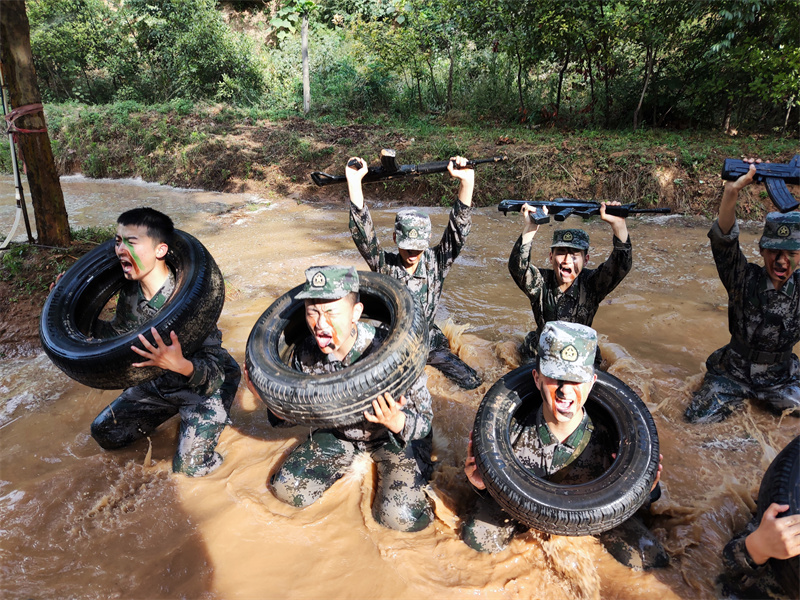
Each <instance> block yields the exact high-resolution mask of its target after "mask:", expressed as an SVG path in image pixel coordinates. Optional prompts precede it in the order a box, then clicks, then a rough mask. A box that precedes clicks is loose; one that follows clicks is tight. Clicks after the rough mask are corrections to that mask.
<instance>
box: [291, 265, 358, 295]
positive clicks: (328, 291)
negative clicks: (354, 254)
mask: <svg viewBox="0 0 800 600" xmlns="http://www.w3.org/2000/svg"><path fill="white" fill-rule="evenodd" d="M357 291H358V272H357V271H356V269H355V267H336V266H333V267H311V268H310V269H306V283H305V285H304V286H303V290H302V291H301V292H300V293H299V294H297V295H296V296H295V298H303V299H304V298H313V299H316V300H338V299H339V298H344V297H345V296H347V294H349V293H350V292H357Z"/></svg>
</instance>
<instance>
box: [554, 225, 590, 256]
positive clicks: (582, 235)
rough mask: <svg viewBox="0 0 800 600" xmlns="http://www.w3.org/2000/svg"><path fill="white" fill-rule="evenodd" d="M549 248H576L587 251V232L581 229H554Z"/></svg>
mask: <svg viewBox="0 0 800 600" xmlns="http://www.w3.org/2000/svg"><path fill="white" fill-rule="evenodd" d="M550 247H551V248H577V249H578V250H584V251H585V252H588V251H589V234H588V233H586V232H585V231H584V230H583V229H556V230H555V231H554V232H553V243H552V244H550Z"/></svg>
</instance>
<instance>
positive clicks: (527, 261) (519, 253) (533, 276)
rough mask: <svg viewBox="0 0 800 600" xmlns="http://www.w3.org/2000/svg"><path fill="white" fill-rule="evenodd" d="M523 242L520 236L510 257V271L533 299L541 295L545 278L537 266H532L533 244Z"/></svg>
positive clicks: (518, 284) (520, 286) (522, 288)
mask: <svg viewBox="0 0 800 600" xmlns="http://www.w3.org/2000/svg"><path fill="white" fill-rule="evenodd" d="M532 243H533V241H531V243H530V244H523V243H522V236H519V239H517V243H516V244H514V248H513V249H512V250H511V256H509V257H508V272H509V273H511V277H512V278H513V279H514V282H515V283H516V284H517V287H519V289H521V290H522V291H523V292H525V294H526V295H527V296H528V298H530V299H531V300H533V299H535V298H537V297H538V296H540V295H541V293H542V289H543V287H544V278H543V277H542V274H541V272H540V271H539V269H537V268H536V267H531V245H532Z"/></svg>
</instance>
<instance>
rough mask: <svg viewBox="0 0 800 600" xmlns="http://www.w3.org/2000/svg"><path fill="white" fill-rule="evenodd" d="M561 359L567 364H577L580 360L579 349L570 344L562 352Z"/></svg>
mask: <svg viewBox="0 0 800 600" xmlns="http://www.w3.org/2000/svg"><path fill="white" fill-rule="evenodd" d="M561 358H562V359H563V360H566V361H567V362H575V361H576V360H578V349H577V348H576V347H575V346H573V345H572V344H570V345H569V346H566V347H565V348H564V349H563V350H561Z"/></svg>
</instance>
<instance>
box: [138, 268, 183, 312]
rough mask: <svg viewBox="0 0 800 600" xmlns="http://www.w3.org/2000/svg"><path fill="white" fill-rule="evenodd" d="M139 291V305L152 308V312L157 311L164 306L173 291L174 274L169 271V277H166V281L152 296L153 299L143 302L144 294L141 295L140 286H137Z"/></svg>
mask: <svg viewBox="0 0 800 600" xmlns="http://www.w3.org/2000/svg"><path fill="white" fill-rule="evenodd" d="M138 290H139V305H140V306H141V305H142V304H144V305H145V306H148V307H150V308H152V309H153V310H159V309H160V308H161V307H162V306H164V304H165V303H166V302H167V300H168V299H169V297H170V296H171V295H172V292H173V291H174V290H175V274H174V273H173V272H172V270H171V269H170V270H169V275H167V280H166V281H165V282H164V285H162V286H161V287H160V288H159V289H158V291H157V292H156V293H155V294H153V297H152V298H150V300H145V297H144V294H143V293H142V284H141V283H140V284H139V285H138Z"/></svg>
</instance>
